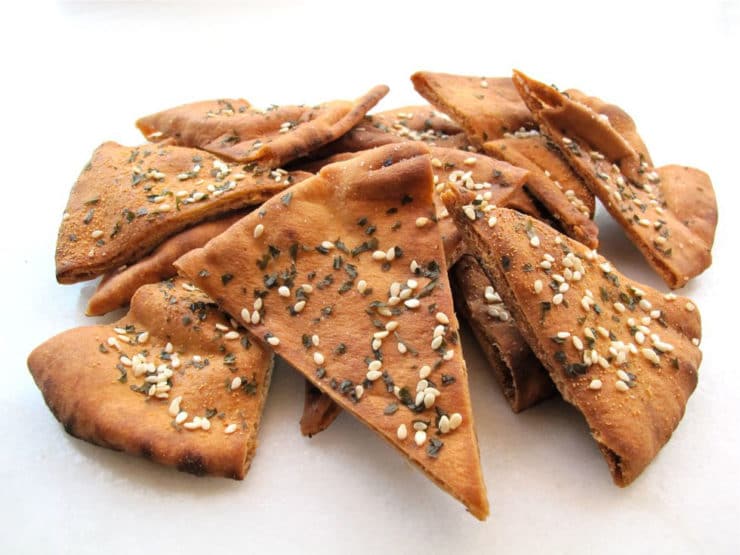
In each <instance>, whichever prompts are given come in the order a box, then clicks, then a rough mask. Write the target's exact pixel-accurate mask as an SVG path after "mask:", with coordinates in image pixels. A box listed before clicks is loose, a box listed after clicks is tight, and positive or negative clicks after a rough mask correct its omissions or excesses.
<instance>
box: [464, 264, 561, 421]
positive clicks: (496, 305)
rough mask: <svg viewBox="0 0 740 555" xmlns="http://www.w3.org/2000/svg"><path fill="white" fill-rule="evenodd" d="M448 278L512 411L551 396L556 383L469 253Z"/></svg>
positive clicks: (519, 409) (523, 408)
mask: <svg viewBox="0 0 740 555" xmlns="http://www.w3.org/2000/svg"><path fill="white" fill-rule="evenodd" d="M450 277H451V282H452V290H453V296H454V298H455V306H456V307H457V310H458V312H459V313H460V314H462V316H463V318H465V320H467V322H468V324H469V325H470V328H471V329H472V330H473V334H474V335H475V338H476V339H477V340H478V344H479V345H480V347H481V349H482V350H483V354H484V355H485V357H486V360H487V361H488V363H489V365H490V366H491V370H492V371H493V375H494V376H495V378H496V380H497V381H498V383H499V385H500V386H501V391H502V392H503V394H504V397H506V400H507V401H508V402H509V404H510V405H511V408H512V410H513V411H514V412H521V411H523V410H525V409H527V408H529V407H531V406H533V405H536V404H537V403H539V402H540V401H544V400H545V399H548V398H549V397H552V396H553V395H554V394H555V391H556V390H555V385H554V384H553V383H552V380H551V379H550V376H549V375H548V373H547V371H546V370H545V369H544V368H543V367H542V365H541V364H540V361H539V360H537V357H535V356H534V353H532V350H531V349H530V348H529V345H527V342H526V341H525V340H524V338H523V337H522V335H521V333H519V330H518V329H517V327H516V324H514V321H513V319H512V318H511V316H510V313H509V311H508V310H507V309H506V307H505V305H504V304H503V302H501V301H500V297H499V296H498V295H497V293H496V291H495V289H494V288H493V284H492V282H491V280H490V279H489V278H488V276H486V274H485V273H484V272H483V269H482V268H481V266H480V264H479V263H478V261H477V260H476V259H475V258H474V257H473V256H471V255H465V256H463V257H462V258H461V259H460V260H459V261H458V263H457V264H455V266H454V267H453V268H452V271H451V276H450ZM488 288H490V289H488Z"/></svg>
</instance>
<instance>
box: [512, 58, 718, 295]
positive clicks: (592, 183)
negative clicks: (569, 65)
mask: <svg viewBox="0 0 740 555" xmlns="http://www.w3.org/2000/svg"><path fill="white" fill-rule="evenodd" d="M514 83H515V84H516V86H517V88H518V90H519V92H520V94H521V95H522V98H523V99H524V101H525V102H526V103H527V105H528V106H529V108H530V110H532V113H533V114H534V116H535V118H536V119H537V121H538V123H539V125H540V130H541V131H542V132H543V133H544V134H546V135H547V136H549V137H550V138H551V139H552V140H553V141H554V142H555V143H556V144H557V145H558V147H559V148H560V150H561V151H562V152H563V154H564V155H565V156H566V158H567V159H568V162H569V163H570V165H571V166H572V167H573V168H574V169H575V170H576V171H577V172H578V173H579V175H580V176H581V177H582V178H583V180H584V181H585V183H586V184H587V185H588V187H589V188H590V189H591V190H592V191H593V193H594V194H595V195H596V196H598V197H599V199H600V200H601V201H602V203H603V204H604V206H605V207H606V208H607V210H608V211H609V213H610V214H611V215H612V216H613V217H614V218H615V219H616V220H617V221H618V222H619V223H620V225H621V226H622V227H623V228H624V230H625V231H626V233H627V235H628V236H629V238H630V239H631V240H632V242H633V243H634V244H635V246H636V247H637V248H638V249H639V250H640V251H641V252H642V254H643V256H644V257H645V259H646V260H647V261H648V263H649V264H650V265H651V266H652V267H653V268H654V269H655V271H656V272H657V273H658V274H659V275H660V276H661V277H662V278H663V280H664V281H665V282H666V283H667V284H668V285H669V286H670V287H671V288H674V289H675V288H678V287H682V286H683V285H685V284H686V282H687V281H688V280H689V279H691V278H692V277H694V276H696V275H699V274H700V273H701V272H703V271H704V270H705V269H706V268H707V267H709V265H710V264H711V262H712V254H711V250H712V244H713V242H714V232H715V229H716V225H717V202H716V198H715V195H714V189H713V187H712V183H711V181H710V179H709V176H708V175H706V174H705V173H703V172H701V171H699V170H695V169H693V168H681V167H679V166H667V167H665V168H655V167H653V166H652V165H651V164H650V163H649V162H648V159H646V157H645V153H644V152H642V151H638V150H636V147H637V148H640V145H641V140H640V142H639V143H638V142H637V141H638V139H639V136H638V137H637V139H636V138H635V135H636V132H634V133H632V132H631V131H630V128H629V125H628V124H625V123H624V122H623V121H619V122H618V125H619V126H620V129H622V130H623V131H625V132H626V133H627V135H626V136H623V135H621V134H620V132H619V130H618V129H617V128H616V127H615V126H613V125H612V124H611V122H610V119H609V117H606V116H604V115H603V114H597V113H596V112H594V111H593V110H592V109H591V108H590V107H589V106H588V105H586V104H582V103H580V102H578V101H576V100H573V99H571V98H568V97H567V96H565V95H563V94H561V93H560V92H559V91H557V90H556V89H555V88H553V87H550V86H547V85H545V84H544V83H541V82H539V81H535V80H533V79H531V78H529V77H527V76H526V75H524V74H522V73H520V72H515V74H514ZM633 144H634V145H636V146H633ZM643 146H644V145H643Z"/></svg>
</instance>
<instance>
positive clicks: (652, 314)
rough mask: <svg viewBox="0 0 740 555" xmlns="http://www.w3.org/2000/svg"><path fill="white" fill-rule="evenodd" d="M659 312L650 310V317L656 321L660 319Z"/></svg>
mask: <svg viewBox="0 0 740 555" xmlns="http://www.w3.org/2000/svg"><path fill="white" fill-rule="evenodd" d="M660 315H661V312H660V310H652V311H650V317H651V318H653V319H655V320H657V319H659V318H660Z"/></svg>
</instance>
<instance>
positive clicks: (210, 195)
mask: <svg viewBox="0 0 740 555" xmlns="http://www.w3.org/2000/svg"><path fill="white" fill-rule="evenodd" d="M307 176H308V174H306V173H305V172H296V173H289V172H286V171H284V170H274V171H269V172H265V171H261V170H258V169H256V168H254V167H249V166H241V165H235V164H231V163H226V162H224V161H223V160H221V159H220V158H216V157H215V156H213V155H211V154H209V153H207V152H203V151H200V150H196V149H191V148H184V147H179V146H164V145H144V146H138V147H126V146H122V145H119V144H117V143H113V142H107V143H103V144H102V145H101V146H100V147H98V148H97V150H96V151H95V152H94V153H93V156H92V159H91V160H90V162H89V163H88V164H87V166H86V167H85V169H84V170H83V171H82V173H81V174H80V177H79V178H78V179H77V182H76V183H75V184H74V186H73V187H72V191H71V192H70V195H69V200H68V202H67V207H66V208H65V211H64V216H63V218H62V223H61V225H60V227H59V234H58V237H57V248H56V272H57V280H58V281H59V283H74V282H78V281H84V280H89V279H92V278H94V277H97V276H99V275H101V274H104V273H107V272H110V271H111V270H114V269H116V268H118V267H120V266H122V265H123V264H130V263H131V262H134V261H136V260H138V259H140V258H142V257H143V256H144V255H146V254H147V253H148V252H150V251H151V250H152V249H153V248H155V247H156V246H158V245H159V244H161V243H162V242H163V241H164V240H165V239H167V238H168V237H171V236H172V235H175V234H176V233H178V232H180V231H182V230H183V229H185V228H187V227H190V226H192V225H195V224H198V223H201V222H203V221H204V220H207V219H209V218H214V217H217V216H221V215H223V214H227V213H229V212H232V211H235V210H240V209H243V208H245V207H248V206H255V205H259V204H262V203H263V202H264V201H265V200H267V199H268V198H270V197H272V196H273V195H274V194H276V193H278V192H280V191H281V190H283V189H284V188H285V187H287V186H288V185H290V184H291V183H293V182H295V181H298V180H300V179H304V178H305V177H307Z"/></svg>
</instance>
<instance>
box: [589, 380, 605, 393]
mask: <svg viewBox="0 0 740 555" xmlns="http://www.w3.org/2000/svg"><path fill="white" fill-rule="evenodd" d="M601 386H602V383H601V380H599V379H593V380H591V383H590V384H588V388H589V389H593V390H594V391H598V390H599V389H601Z"/></svg>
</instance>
